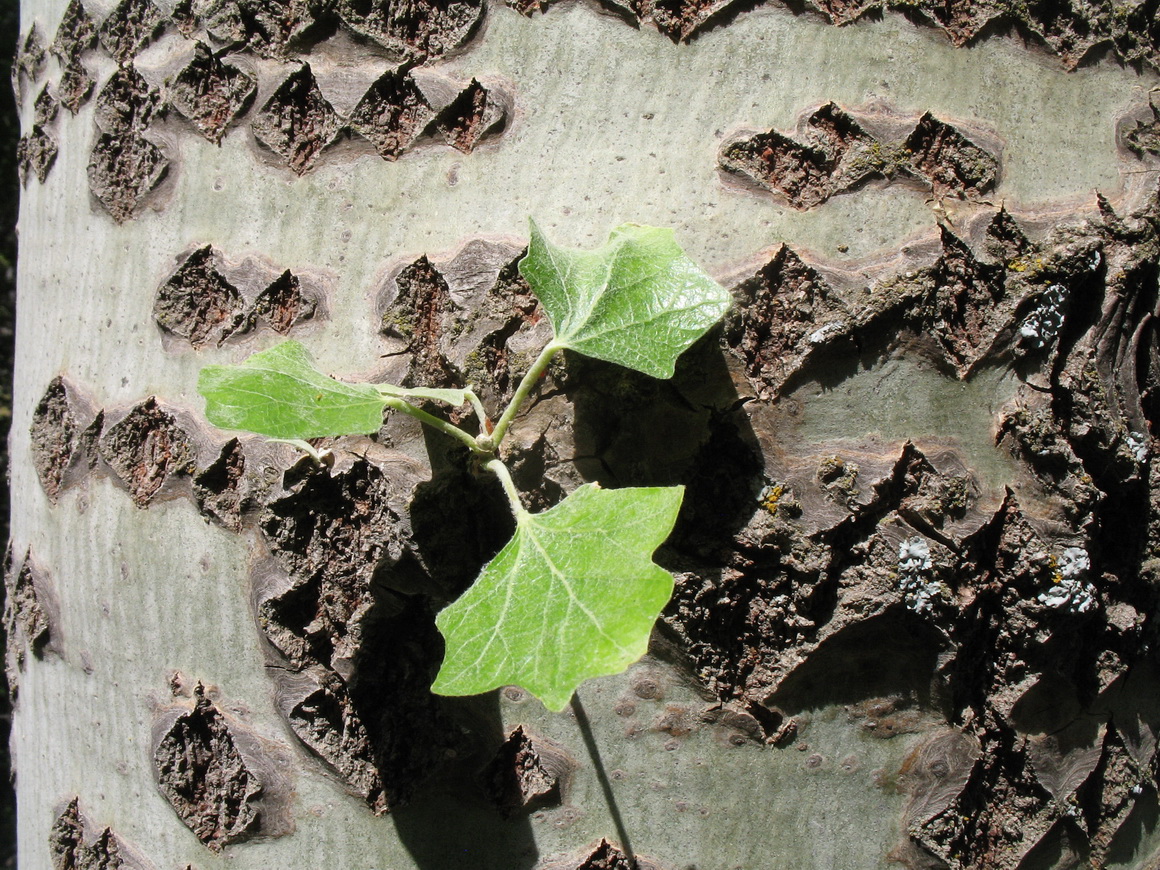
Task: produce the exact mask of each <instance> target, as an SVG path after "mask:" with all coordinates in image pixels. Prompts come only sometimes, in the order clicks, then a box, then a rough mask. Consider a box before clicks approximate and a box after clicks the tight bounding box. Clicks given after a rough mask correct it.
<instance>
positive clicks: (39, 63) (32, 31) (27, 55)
mask: <svg viewBox="0 0 1160 870" xmlns="http://www.w3.org/2000/svg"><path fill="white" fill-rule="evenodd" d="M45 54H46V52H45V50H44V37H43V36H41V33H40V27H38V26H37V25H36V24H33V25H32V27H30V28H29V29H28V32H27V33H26V34H24V38H23V39H22V40H20V44H19V46H18V47H17V49H16V57H15V58H13V60H12V89H13V91H14V92H15V93H16V99H17V102H18V103H19V101H20V99H21V97H20V94H21V89H20V83H21V81H22V80H23V79H28V80H29V81H31V82H35V81H36V80H37V79H39V78H40V74H41V73H43V72H44V58H45Z"/></svg>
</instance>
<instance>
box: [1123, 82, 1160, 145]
mask: <svg viewBox="0 0 1160 870" xmlns="http://www.w3.org/2000/svg"><path fill="white" fill-rule="evenodd" d="M1148 108H1149V109H1151V110H1152V117H1151V119H1149V120H1146V121H1139V120H1137V121H1136V125H1135V126H1134V127H1133V128H1132V129H1131V130H1127V131H1125V132H1124V145H1125V146H1126V147H1127V149H1128V150H1129V151H1131V152H1132V153H1133V154H1135V155H1136V156H1137V157H1143V156H1144V155H1145V154H1153V155H1157V154H1160V106H1158V105H1157V99H1156V96H1155V95H1154V94H1151V95H1149V97H1148Z"/></svg>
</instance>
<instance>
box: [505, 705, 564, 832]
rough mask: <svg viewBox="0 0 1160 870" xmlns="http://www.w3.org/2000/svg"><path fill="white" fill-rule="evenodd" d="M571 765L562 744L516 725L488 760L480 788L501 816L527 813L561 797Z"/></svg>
mask: <svg viewBox="0 0 1160 870" xmlns="http://www.w3.org/2000/svg"><path fill="white" fill-rule="evenodd" d="M575 765H576V762H575V760H574V759H573V758H572V757H571V756H570V755H569V754H568V753H567V752H566V751H565V750H564V747H562V746H560V745H558V744H556V743H555V742H553V741H550V740H547V739H546V738H542V737H539V736H537V735H535V734H532V733H531V732H529V731H528V730H527V729H526V728H524V726H523V725H520V726H518V727H517V728H516V729H515V730H513V731H512V732H511V733H510V734H509V735H508V737H507V739H506V740H505V741H504V742H503V744H502V745H501V746H500V748H499V749H498V750H497V751H496V754H495V755H494V756H493V758H492V759H491V761H490V762H488V765H487V767H486V768H485V769H484V771H483V782H484V787H485V788H486V789H487V792H488V796H489V797H490V798H491V800H492V802H494V803H495V805H496V806H497V807H499V810H500V813H502V814H503V815H504V816H505V817H510V816H514V815H516V814H518V813H528V812H531V811H533V810H535V809H537V808H539V807H543V806H554V805H558V804H559V803H560V802H561V801H562V800H563V793H562V789H563V786H564V781H565V780H566V779H567V777H568V775H569V774H570V773H571V771H572V769H573V768H574V767H575Z"/></svg>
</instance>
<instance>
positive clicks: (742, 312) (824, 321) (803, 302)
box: [723, 245, 852, 399]
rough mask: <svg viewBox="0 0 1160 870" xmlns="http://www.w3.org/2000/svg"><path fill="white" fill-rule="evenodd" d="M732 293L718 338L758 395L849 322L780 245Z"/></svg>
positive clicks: (811, 273)
mask: <svg viewBox="0 0 1160 870" xmlns="http://www.w3.org/2000/svg"><path fill="white" fill-rule="evenodd" d="M733 293H734V296H735V297H736V299H737V304H735V305H734V306H733V307H732V309H730V311H729V314H728V315H727V317H726V322H725V329H724V332H723V339H724V341H725V344H726V346H728V347H729V348H730V349H731V350H732V351H733V353H735V354H736V355H737V356H738V357H740V359H741V360H742V361H744V363H745V373H746V375H747V377H748V379H749V383H750V385H751V386H752V387H753V390H754V392H756V393H757V395H758V396H759V397H760V398H762V399H771V398H774V397H775V396H777V395H778V393H779V392H780V391H781V389H782V387H783V386H784V385H785V383H786V381H787V380H788V379H789V378H790V377H792V376H793V374H794V373H795V372H797V371H798V370H799V369H800V367H801V364H802V362H803V361H804V360H805V358H806V357H807V356H808V355H809V353H810V352H811V351H812V350H813V349H814V348H816V347H819V346H821V345H824V344H826V343H828V342H829V341H832V340H834V339H836V338H838V337H839V336H842V335H848V334H849V331H850V328H851V326H852V324H851V322H850V316H849V313H848V312H847V310H846V307H845V306H844V305H843V304H842V302H841V300H840V299H839V298H838V296H837V295H836V294H835V293H834V290H833V288H832V287H830V285H829V284H828V283H827V282H826V280H825V279H824V278H823V277H822V276H821V275H820V274H819V273H818V272H817V271H816V270H815V269H813V268H812V267H810V266H808V265H806V264H805V263H804V262H802V260H801V258H800V257H798V255H797V254H795V253H794V252H793V251H792V250H790V249H789V248H788V247H787V246H785V245H782V246H781V247H780V248H779V249H778V251H777V253H776V254H774V256H773V258H772V259H771V260H770V261H769V262H768V263H767V264H766V265H764V266H762V267H761V269H759V270H758V271H757V273H756V274H755V275H754V276H753V277H752V278H749V279H747V280H745V281H742V282H741V283H740V284H738V285H737V287H736V288H735V289H734V291H733Z"/></svg>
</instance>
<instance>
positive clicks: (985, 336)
mask: <svg viewBox="0 0 1160 870" xmlns="http://www.w3.org/2000/svg"><path fill="white" fill-rule="evenodd" d="M942 246H943V253H942V256H941V257H939V259H938V261H937V262H936V263H935V265H934V269H933V278H934V281H935V288H936V289H935V295H934V299H933V300H932V303H931V309H932V310H931V313H930V318H929V321H928V325H929V327H930V328H931V329H932V330H933V331H934V334H935V336H936V337H937V338H938V340H939V341H940V342H941V343H942V345H943V347H944V348H945V350H946V351H947V356H948V357H949V358H950V361H951V362H952V363H953V364H954V365H955V367H956V368H957V370H958V371H959V374H960V375H965V374H966V373H967V372H968V371H969V370H970V368H971V366H972V365H973V364H974V363H975V362H977V361H978V359H979V358H980V357H981V356H982V355H983V354H984V353H985V352H986V351H987V350H989V349H990V346H991V344H992V342H993V341H994V339H995V336H996V333H997V331H998V329H999V327H1000V326H1001V323H1000V321H1002V320H1005V317H1006V315H1004V314H1003V313H1002V312H1000V311H998V310H997V305H998V303H999V302H1000V301H1001V300H1002V299H1003V298H1004V295H1005V285H1004V276H1005V274H1006V273H1005V269H1004V265H1002V264H996V265H991V264H988V263H982V262H980V261H979V260H978V259H977V258H976V257H975V254H974V252H973V251H972V250H971V249H970V247H969V246H968V245H967V244H966V242H964V241H963V240H962V239H960V238H959V237H958V236H956V235H955V234H954V233H952V232H951V231H950V230H948V229H947V228H946V227H943V228H942Z"/></svg>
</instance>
